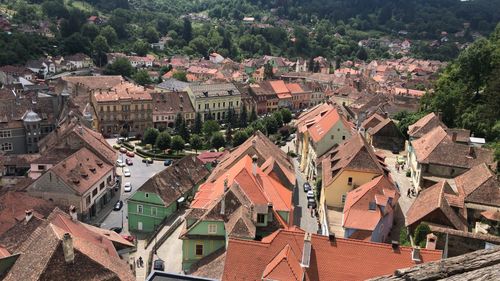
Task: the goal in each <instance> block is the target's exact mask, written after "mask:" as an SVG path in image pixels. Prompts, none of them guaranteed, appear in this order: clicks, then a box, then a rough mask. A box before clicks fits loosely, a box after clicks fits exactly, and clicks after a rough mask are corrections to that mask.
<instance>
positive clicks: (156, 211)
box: [151, 207, 158, 217]
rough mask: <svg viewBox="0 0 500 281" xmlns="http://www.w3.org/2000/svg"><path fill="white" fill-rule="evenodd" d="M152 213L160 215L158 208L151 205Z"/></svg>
mask: <svg viewBox="0 0 500 281" xmlns="http://www.w3.org/2000/svg"><path fill="white" fill-rule="evenodd" d="M151 215H152V216H155V217H156V216H157V215H158V209H157V208H156V207H151Z"/></svg>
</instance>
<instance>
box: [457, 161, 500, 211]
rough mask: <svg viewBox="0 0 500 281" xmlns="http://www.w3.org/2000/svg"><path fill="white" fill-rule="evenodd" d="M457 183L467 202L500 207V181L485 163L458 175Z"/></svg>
mask: <svg viewBox="0 0 500 281" xmlns="http://www.w3.org/2000/svg"><path fill="white" fill-rule="evenodd" d="M455 184H456V186H457V189H458V190H463V192H464V201H465V202H466V203H467V202H468V203H475V204H483V205H488V206H495V207H500V181H499V180H498V179H497V177H496V175H495V174H494V173H493V172H492V171H491V170H490V169H489V168H488V166H487V165H486V164H485V163H482V164H479V165H477V166H475V167H473V168H472V169H470V170H469V171H467V172H465V173H463V174H462V175H460V176H458V177H456V178H455Z"/></svg>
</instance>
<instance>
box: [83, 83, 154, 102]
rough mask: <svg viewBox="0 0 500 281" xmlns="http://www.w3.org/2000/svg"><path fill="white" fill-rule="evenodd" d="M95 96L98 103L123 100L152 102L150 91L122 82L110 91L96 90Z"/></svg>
mask: <svg viewBox="0 0 500 281" xmlns="http://www.w3.org/2000/svg"><path fill="white" fill-rule="evenodd" d="M93 95H94V97H95V99H96V100H97V102H111V101H121V100H135V101H141V100H143V101H149V100H152V98H151V95H150V90H148V89H146V88H145V87H142V86H138V85H135V84H133V83H130V82H121V83H119V84H117V85H115V86H113V87H112V88H110V89H105V90H101V89H99V90H95V91H94V92H93Z"/></svg>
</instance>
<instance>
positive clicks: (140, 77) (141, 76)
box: [132, 69, 153, 86]
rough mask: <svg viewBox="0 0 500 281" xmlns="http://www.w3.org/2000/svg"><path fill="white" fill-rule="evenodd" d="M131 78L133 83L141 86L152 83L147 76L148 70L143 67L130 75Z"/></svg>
mask: <svg viewBox="0 0 500 281" xmlns="http://www.w3.org/2000/svg"><path fill="white" fill-rule="evenodd" d="M132 79H133V80H134V81H135V83H137V84H139V85H141V86H145V85H148V84H151V83H153V81H152V80H151V77H149V73H148V71H147V70H145V69H141V70H139V71H137V72H136V73H135V74H134V75H132Z"/></svg>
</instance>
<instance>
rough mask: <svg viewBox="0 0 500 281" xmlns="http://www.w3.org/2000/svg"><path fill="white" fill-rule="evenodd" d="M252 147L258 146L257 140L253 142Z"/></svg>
mask: <svg viewBox="0 0 500 281" xmlns="http://www.w3.org/2000/svg"><path fill="white" fill-rule="evenodd" d="M252 146H253V147H254V148H255V147H256V146H257V141H256V140H255V139H253V140H252Z"/></svg>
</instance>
